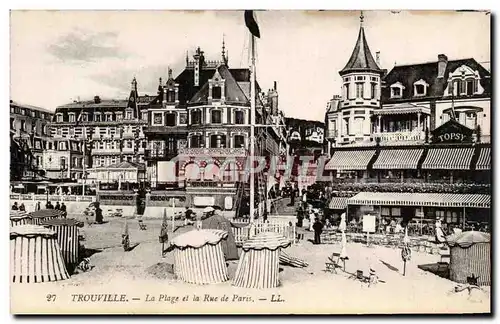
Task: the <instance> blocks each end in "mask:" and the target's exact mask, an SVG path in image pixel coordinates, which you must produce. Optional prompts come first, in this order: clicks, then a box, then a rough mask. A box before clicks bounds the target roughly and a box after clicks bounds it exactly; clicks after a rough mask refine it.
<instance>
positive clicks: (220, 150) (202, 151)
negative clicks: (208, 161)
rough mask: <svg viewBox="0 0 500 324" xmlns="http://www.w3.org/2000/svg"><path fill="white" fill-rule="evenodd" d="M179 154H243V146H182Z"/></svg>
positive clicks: (244, 151)
mask: <svg viewBox="0 0 500 324" xmlns="http://www.w3.org/2000/svg"><path fill="white" fill-rule="evenodd" d="M179 155H189V156H201V155H205V156H245V155H246V150H245V149H244V148H206V147H202V148H182V149H179Z"/></svg>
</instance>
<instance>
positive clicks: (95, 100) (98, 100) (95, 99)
mask: <svg viewBox="0 0 500 324" xmlns="http://www.w3.org/2000/svg"><path fill="white" fill-rule="evenodd" d="M94 103H96V104H99V103H101V98H100V97H99V96H94Z"/></svg>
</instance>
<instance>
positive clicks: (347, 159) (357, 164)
mask: <svg viewBox="0 0 500 324" xmlns="http://www.w3.org/2000/svg"><path fill="white" fill-rule="evenodd" d="M374 154H375V150H366V151H337V152H335V153H334V154H333V156H332V158H331V160H330V161H328V163H327V164H326V165H325V170H366V168H367V167H368V163H370V160H371V159H372V157H373V155H374Z"/></svg>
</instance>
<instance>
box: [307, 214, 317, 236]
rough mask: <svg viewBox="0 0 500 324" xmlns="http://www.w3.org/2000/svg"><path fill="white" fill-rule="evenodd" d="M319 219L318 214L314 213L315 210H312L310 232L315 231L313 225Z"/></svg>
mask: <svg viewBox="0 0 500 324" xmlns="http://www.w3.org/2000/svg"><path fill="white" fill-rule="evenodd" d="M316 217H317V214H316V213H315V212H314V210H313V209H312V208H311V210H310V211H309V232H312V231H313V224H314V219H315V218H316Z"/></svg>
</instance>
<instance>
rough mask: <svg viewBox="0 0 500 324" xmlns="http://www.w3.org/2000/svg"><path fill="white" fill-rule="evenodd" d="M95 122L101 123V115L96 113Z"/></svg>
mask: <svg viewBox="0 0 500 324" xmlns="http://www.w3.org/2000/svg"><path fill="white" fill-rule="evenodd" d="M94 121H96V122H100V121H101V113H95V115H94Z"/></svg>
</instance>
